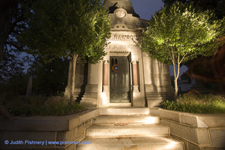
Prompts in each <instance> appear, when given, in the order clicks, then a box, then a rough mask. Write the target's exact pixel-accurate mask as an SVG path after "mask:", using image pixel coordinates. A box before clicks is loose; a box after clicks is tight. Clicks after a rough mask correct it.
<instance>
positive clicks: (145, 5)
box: [130, 0, 187, 76]
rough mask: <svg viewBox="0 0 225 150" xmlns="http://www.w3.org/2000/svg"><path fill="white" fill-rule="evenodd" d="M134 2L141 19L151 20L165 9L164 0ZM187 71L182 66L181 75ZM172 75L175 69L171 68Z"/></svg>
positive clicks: (133, 0)
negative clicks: (157, 12) (155, 14)
mask: <svg viewBox="0 0 225 150" xmlns="http://www.w3.org/2000/svg"><path fill="white" fill-rule="evenodd" d="M130 1H131V2H132V5H133V8H134V11H135V12H136V13H137V14H139V16H140V18H142V19H146V20H149V18H151V16H154V13H155V12H156V11H159V10H160V9H161V8H163V7H164V3H163V2H162V0H130ZM186 70H187V67H186V66H182V67H181V70H180V75H182V74H183V73H184V72H185V71H186ZM170 75H171V76H173V67H172V66H170Z"/></svg>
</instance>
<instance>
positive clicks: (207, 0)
mask: <svg viewBox="0 0 225 150" xmlns="http://www.w3.org/2000/svg"><path fill="white" fill-rule="evenodd" d="M162 1H163V2H164V3H165V6H167V5H172V4H173V3H175V2H180V3H183V4H184V3H191V2H193V4H194V5H195V6H199V7H201V8H202V9H203V11H205V10H211V11H214V12H215V15H216V16H217V18H219V19H222V18H223V17H224V16H225V10H224V7H225V1H224V0H162Z"/></svg>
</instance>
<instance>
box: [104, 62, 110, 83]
mask: <svg viewBox="0 0 225 150" xmlns="http://www.w3.org/2000/svg"><path fill="white" fill-rule="evenodd" d="M103 70H104V74H103V86H108V85H109V72H108V70H109V61H108V60H104V68H103Z"/></svg>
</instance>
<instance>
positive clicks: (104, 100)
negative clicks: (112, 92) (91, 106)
mask: <svg viewBox="0 0 225 150" xmlns="http://www.w3.org/2000/svg"><path fill="white" fill-rule="evenodd" d="M102 89H103V90H102V93H101V107H108V106H109V103H110V102H109V61H108V60H104V61H103V88H102Z"/></svg>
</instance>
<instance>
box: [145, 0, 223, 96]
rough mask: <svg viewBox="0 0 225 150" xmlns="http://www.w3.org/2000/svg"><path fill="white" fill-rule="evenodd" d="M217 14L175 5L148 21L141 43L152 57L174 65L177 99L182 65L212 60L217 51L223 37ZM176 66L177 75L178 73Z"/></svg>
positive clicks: (190, 5) (183, 5) (220, 21)
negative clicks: (203, 58)
mask: <svg viewBox="0 0 225 150" xmlns="http://www.w3.org/2000/svg"><path fill="white" fill-rule="evenodd" d="M214 17H215V16H214V13H213V12H210V11H209V10H207V11H204V12H202V11H201V9H200V8H198V7H195V6H194V5H193V4H182V3H178V2H177V3H174V4H172V5H170V6H166V7H164V8H163V9H162V10H161V11H159V12H156V13H155V16H154V18H151V19H150V20H149V27H148V28H147V30H146V31H145V32H144V35H143V37H142V39H141V47H142V50H143V51H145V52H149V55H150V57H152V58H156V59H157V60H159V61H161V62H164V63H167V64H173V66H174V76H175V79H174V82H175V98H176V97H177V92H178V88H177V79H178V77H179V69H180V65H181V63H182V62H186V61H188V60H190V59H193V58H196V57H197V56H198V55H204V56H211V55H212V54H213V53H215V51H216V50H217V48H218V46H219V45H220V44H221V43H220V44H219V42H216V38H217V37H219V36H222V34H223V33H224V32H223V30H222V24H223V22H224V20H225V19H224V20H215V19H214ZM175 64H177V73H176V71H175V70H176V69H175Z"/></svg>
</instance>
